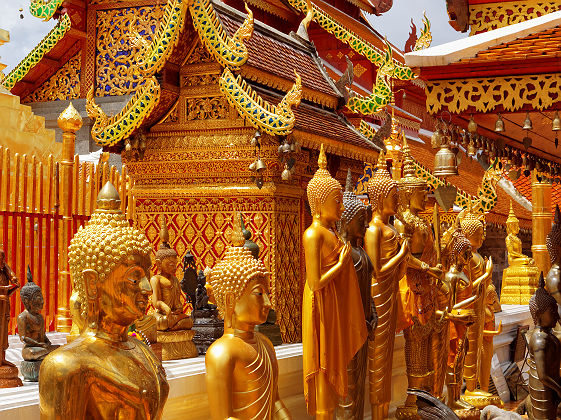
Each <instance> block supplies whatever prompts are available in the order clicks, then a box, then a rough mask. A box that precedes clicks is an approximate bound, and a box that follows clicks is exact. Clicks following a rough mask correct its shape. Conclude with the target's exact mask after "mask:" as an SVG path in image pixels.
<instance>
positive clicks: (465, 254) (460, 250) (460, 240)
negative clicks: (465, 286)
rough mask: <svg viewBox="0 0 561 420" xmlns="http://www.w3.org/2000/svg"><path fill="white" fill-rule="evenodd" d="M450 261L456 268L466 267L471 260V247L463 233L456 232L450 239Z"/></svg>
mask: <svg viewBox="0 0 561 420" xmlns="http://www.w3.org/2000/svg"><path fill="white" fill-rule="evenodd" d="M451 249H452V260H453V261H455V262H456V264H457V265H458V266H462V267H463V266H464V265H466V264H467V263H468V262H469V260H470V259H471V250H472V245H471V243H470V241H469V240H468V239H467V238H466V237H465V236H464V234H463V232H460V231H456V232H454V236H453V237H452V248H451Z"/></svg>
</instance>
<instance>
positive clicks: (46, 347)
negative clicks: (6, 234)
mask: <svg viewBox="0 0 561 420" xmlns="http://www.w3.org/2000/svg"><path fill="white" fill-rule="evenodd" d="M20 296H21V301H22V303H23V306H25V310H24V311H23V312H22V313H21V314H19V315H18V319H17V324H18V334H19V338H20V340H21V341H22V342H23V349H22V351H21V355H22V357H23V362H22V363H21V367H20V371H21V373H22V375H23V377H24V378H25V379H26V380H28V381H32V382H37V381H38V380H39V366H40V365H41V362H42V361H43V359H44V358H45V357H46V356H47V354H49V353H50V352H52V351H53V350H55V349H57V348H58V347H59V346H58V345H53V344H51V342H50V341H49V338H48V337H47V335H46V334H45V319H44V318H43V315H41V310H42V309H43V304H44V300H43V293H42V292H41V288H40V287H39V286H38V285H36V284H35V283H33V276H32V274H31V269H30V268H29V266H27V283H26V284H25V286H23V287H22V288H21V291H20Z"/></svg>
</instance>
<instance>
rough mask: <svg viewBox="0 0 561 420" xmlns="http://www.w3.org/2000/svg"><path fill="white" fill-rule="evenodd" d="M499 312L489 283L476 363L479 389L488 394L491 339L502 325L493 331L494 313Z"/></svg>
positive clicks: (491, 355) (496, 297) (497, 299)
mask: <svg viewBox="0 0 561 420" xmlns="http://www.w3.org/2000/svg"><path fill="white" fill-rule="evenodd" d="M497 307H498V309H499V310H500V308H501V304H500V303H499V297H498V296H497V290H496V289H495V285H494V284H493V283H490V284H489V286H487V291H486V292H485V320H484V322H483V345H482V346H481V349H480V352H479V360H478V361H477V367H478V369H479V372H478V376H477V377H478V381H479V388H481V390H482V391H485V392H489V379H490V375H491V359H492V358H493V353H494V347H493V337H495V336H496V335H499V334H500V333H501V332H502V323H499V327H498V329H497V330H495V311H496V310H497Z"/></svg>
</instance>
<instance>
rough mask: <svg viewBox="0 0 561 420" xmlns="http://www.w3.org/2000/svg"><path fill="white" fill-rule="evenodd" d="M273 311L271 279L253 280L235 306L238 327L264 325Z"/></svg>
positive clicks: (260, 278)
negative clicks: (270, 291)
mask: <svg viewBox="0 0 561 420" xmlns="http://www.w3.org/2000/svg"><path fill="white" fill-rule="evenodd" d="M270 309H271V301H270V300H269V279H268V278H267V277H262V276H258V277H257V278H254V279H252V280H251V281H250V282H249V283H248V284H247V286H246V287H245V289H244V292H243V293H242V295H241V296H240V298H239V299H238V300H237V301H236V303H235V306H234V314H235V319H236V325H234V327H240V325H238V324H245V325H249V326H255V325H259V324H262V323H264V322H265V321H266V320H267V315H269V310H270Z"/></svg>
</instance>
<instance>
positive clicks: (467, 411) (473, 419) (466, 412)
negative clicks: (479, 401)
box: [454, 407, 481, 420]
mask: <svg viewBox="0 0 561 420" xmlns="http://www.w3.org/2000/svg"><path fill="white" fill-rule="evenodd" d="M454 413H456V415H457V416H458V418H460V419H462V420H479V418H480V417H481V411H479V409H477V408H475V407H473V408H460V409H457V410H454Z"/></svg>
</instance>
